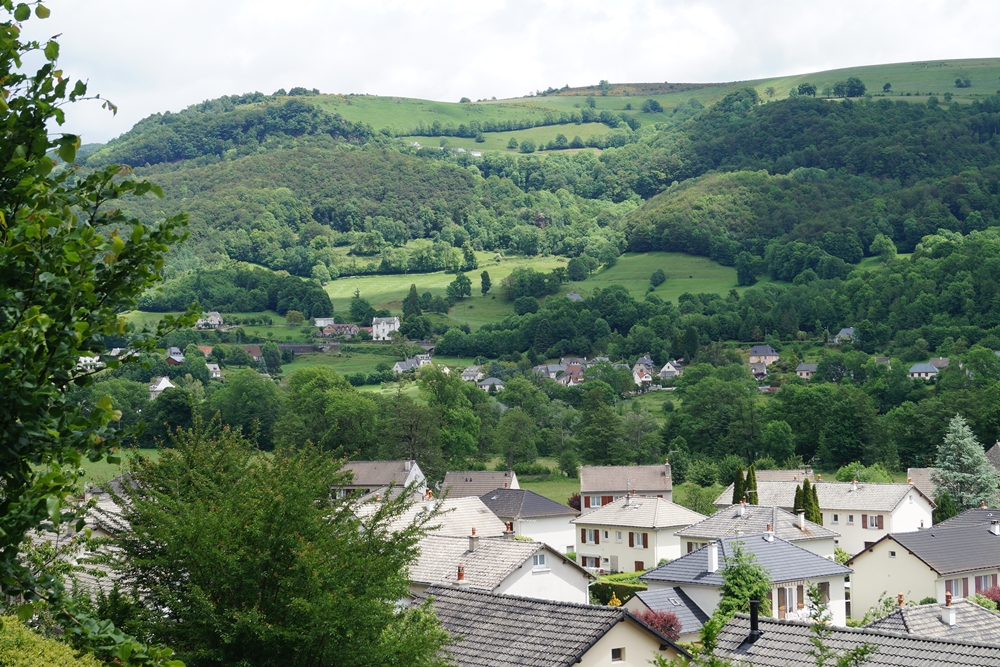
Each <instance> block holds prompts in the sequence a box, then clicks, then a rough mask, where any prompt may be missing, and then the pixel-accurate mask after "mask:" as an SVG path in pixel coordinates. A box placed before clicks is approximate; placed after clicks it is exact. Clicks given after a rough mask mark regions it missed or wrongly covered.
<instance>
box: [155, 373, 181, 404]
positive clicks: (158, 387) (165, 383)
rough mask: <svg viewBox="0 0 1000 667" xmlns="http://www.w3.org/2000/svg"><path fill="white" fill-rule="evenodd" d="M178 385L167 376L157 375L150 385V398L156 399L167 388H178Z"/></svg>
mask: <svg viewBox="0 0 1000 667" xmlns="http://www.w3.org/2000/svg"><path fill="white" fill-rule="evenodd" d="M176 388H177V385H175V384H174V383H173V382H171V381H170V378H168V377H167V376H165V375H163V376H159V375H158V376H156V377H155V378H153V379H152V381H151V384H150V385H149V400H151V401H155V400H156V398H157V397H158V396H159V395H160V394H162V393H163V392H165V391H166V390H167V389H176Z"/></svg>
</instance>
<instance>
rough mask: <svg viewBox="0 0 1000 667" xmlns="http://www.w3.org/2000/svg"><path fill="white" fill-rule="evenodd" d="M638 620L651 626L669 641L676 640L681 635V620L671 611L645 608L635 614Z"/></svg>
mask: <svg viewBox="0 0 1000 667" xmlns="http://www.w3.org/2000/svg"><path fill="white" fill-rule="evenodd" d="M636 616H637V617H638V618H639V620H640V621H642V622H643V623H645V624H646V625H648V626H649V627H651V628H653V629H654V630H656V631H657V632H659V633H660V634H661V635H663V636H664V637H666V638H667V639H669V640H670V641H677V639H678V637H680V636H681V622H680V619H678V618H677V614H675V613H673V612H671V611H658V610H656V609H647V610H646V611H643V612H639V613H638V614H636Z"/></svg>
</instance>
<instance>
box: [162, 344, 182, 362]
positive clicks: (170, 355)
mask: <svg viewBox="0 0 1000 667" xmlns="http://www.w3.org/2000/svg"><path fill="white" fill-rule="evenodd" d="M166 361H167V363H168V364H170V365H171V366H180V365H181V364H183V363H184V353H183V352H181V348H179V347H171V348H169V349H167V359H166Z"/></svg>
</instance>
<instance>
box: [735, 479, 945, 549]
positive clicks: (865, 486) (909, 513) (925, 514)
mask: <svg viewBox="0 0 1000 667" xmlns="http://www.w3.org/2000/svg"><path fill="white" fill-rule="evenodd" d="M815 479H816V480H818V481H816V495H817V496H818V497H819V508H820V512H821V514H822V517H823V521H822V525H824V526H826V527H827V528H829V529H831V530H835V531H837V532H838V533H840V537H838V538H836V542H835V544H836V546H839V547H840V548H841V549H843V550H844V551H846V552H847V553H849V554H856V553H858V552H859V551H861V550H862V549H865V548H867V547H868V546H870V545H872V544H874V543H875V542H876V541H878V540H879V539H880V538H881V537H882V536H883V535H886V534H887V533H902V532H906V531H913V530H919V529H921V528H928V527H930V526H931V524H932V523H933V518H932V512H933V511H934V507H935V505H934V501H932V500H931V499H930V498H928V497H927V496H926V495H924V494H923V493H921V492H920V490H919V489H917V488H916V487H915V486H914V485H913V484H878V483H874V482H857V483H852V482H824V481H822V479H821V478H820V476H818V475H817V476H816V478H815ZM800 484H801V482H799V481H790V482H788V481H784V482H762V481H760V480H759V479H758V481H757V504H759V505H763V506H769V507H772V506H773V507H781V508H783V509H786V510H789V511H791V510H792V508H793V507H794V505H795V489H796V488H797V487H798V486H799V485H800ZM732 498H733V486H732V484H730V485H729V488H727V489H726V490H725V491H723V492H722V494H721V495H719V497H718V498H716V500H715V506H716V507H728V506H729V505H730V503H731V502H732Z"/></svg>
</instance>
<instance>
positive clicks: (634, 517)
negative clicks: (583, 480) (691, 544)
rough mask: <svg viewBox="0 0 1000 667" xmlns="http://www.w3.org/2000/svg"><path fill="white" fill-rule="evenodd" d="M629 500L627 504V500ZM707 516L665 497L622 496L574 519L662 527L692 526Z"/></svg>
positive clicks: (593, 522)
mask: <svg viewBox="0 0 1000 667" xmlns="http://www.w3.org/2000/svg"><path fill="white" fill-rule="evenodd" d="M626 500H627V501H628V504H627V505H626V504H625V502H626ZM704 518H705V516H704V515H703V514H698V513H697V512H695V511H693V510H689V509H688V508H686V507H684V506H682V505H677V504H676V503H672V502H670V501H668V500H664V499H663V498H636V497H633V498H622V499H621V500H616V501H615V502H613V503H611V504H609V505H604V506H603V507H600V508H599V509H596V510H594V511H593V512H587V513H586V514H584V515H582V516H579V517H577V518H575V519H573V520H572V521H571V522H570V523H578V524H585V525H588V526H622V527H624V528H649V529H651V530H659V529H660V528H670V527H673V526H690V525H691V524H692V523H695V522H696V521H701V520H702V519H704Z"/></svg>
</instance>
